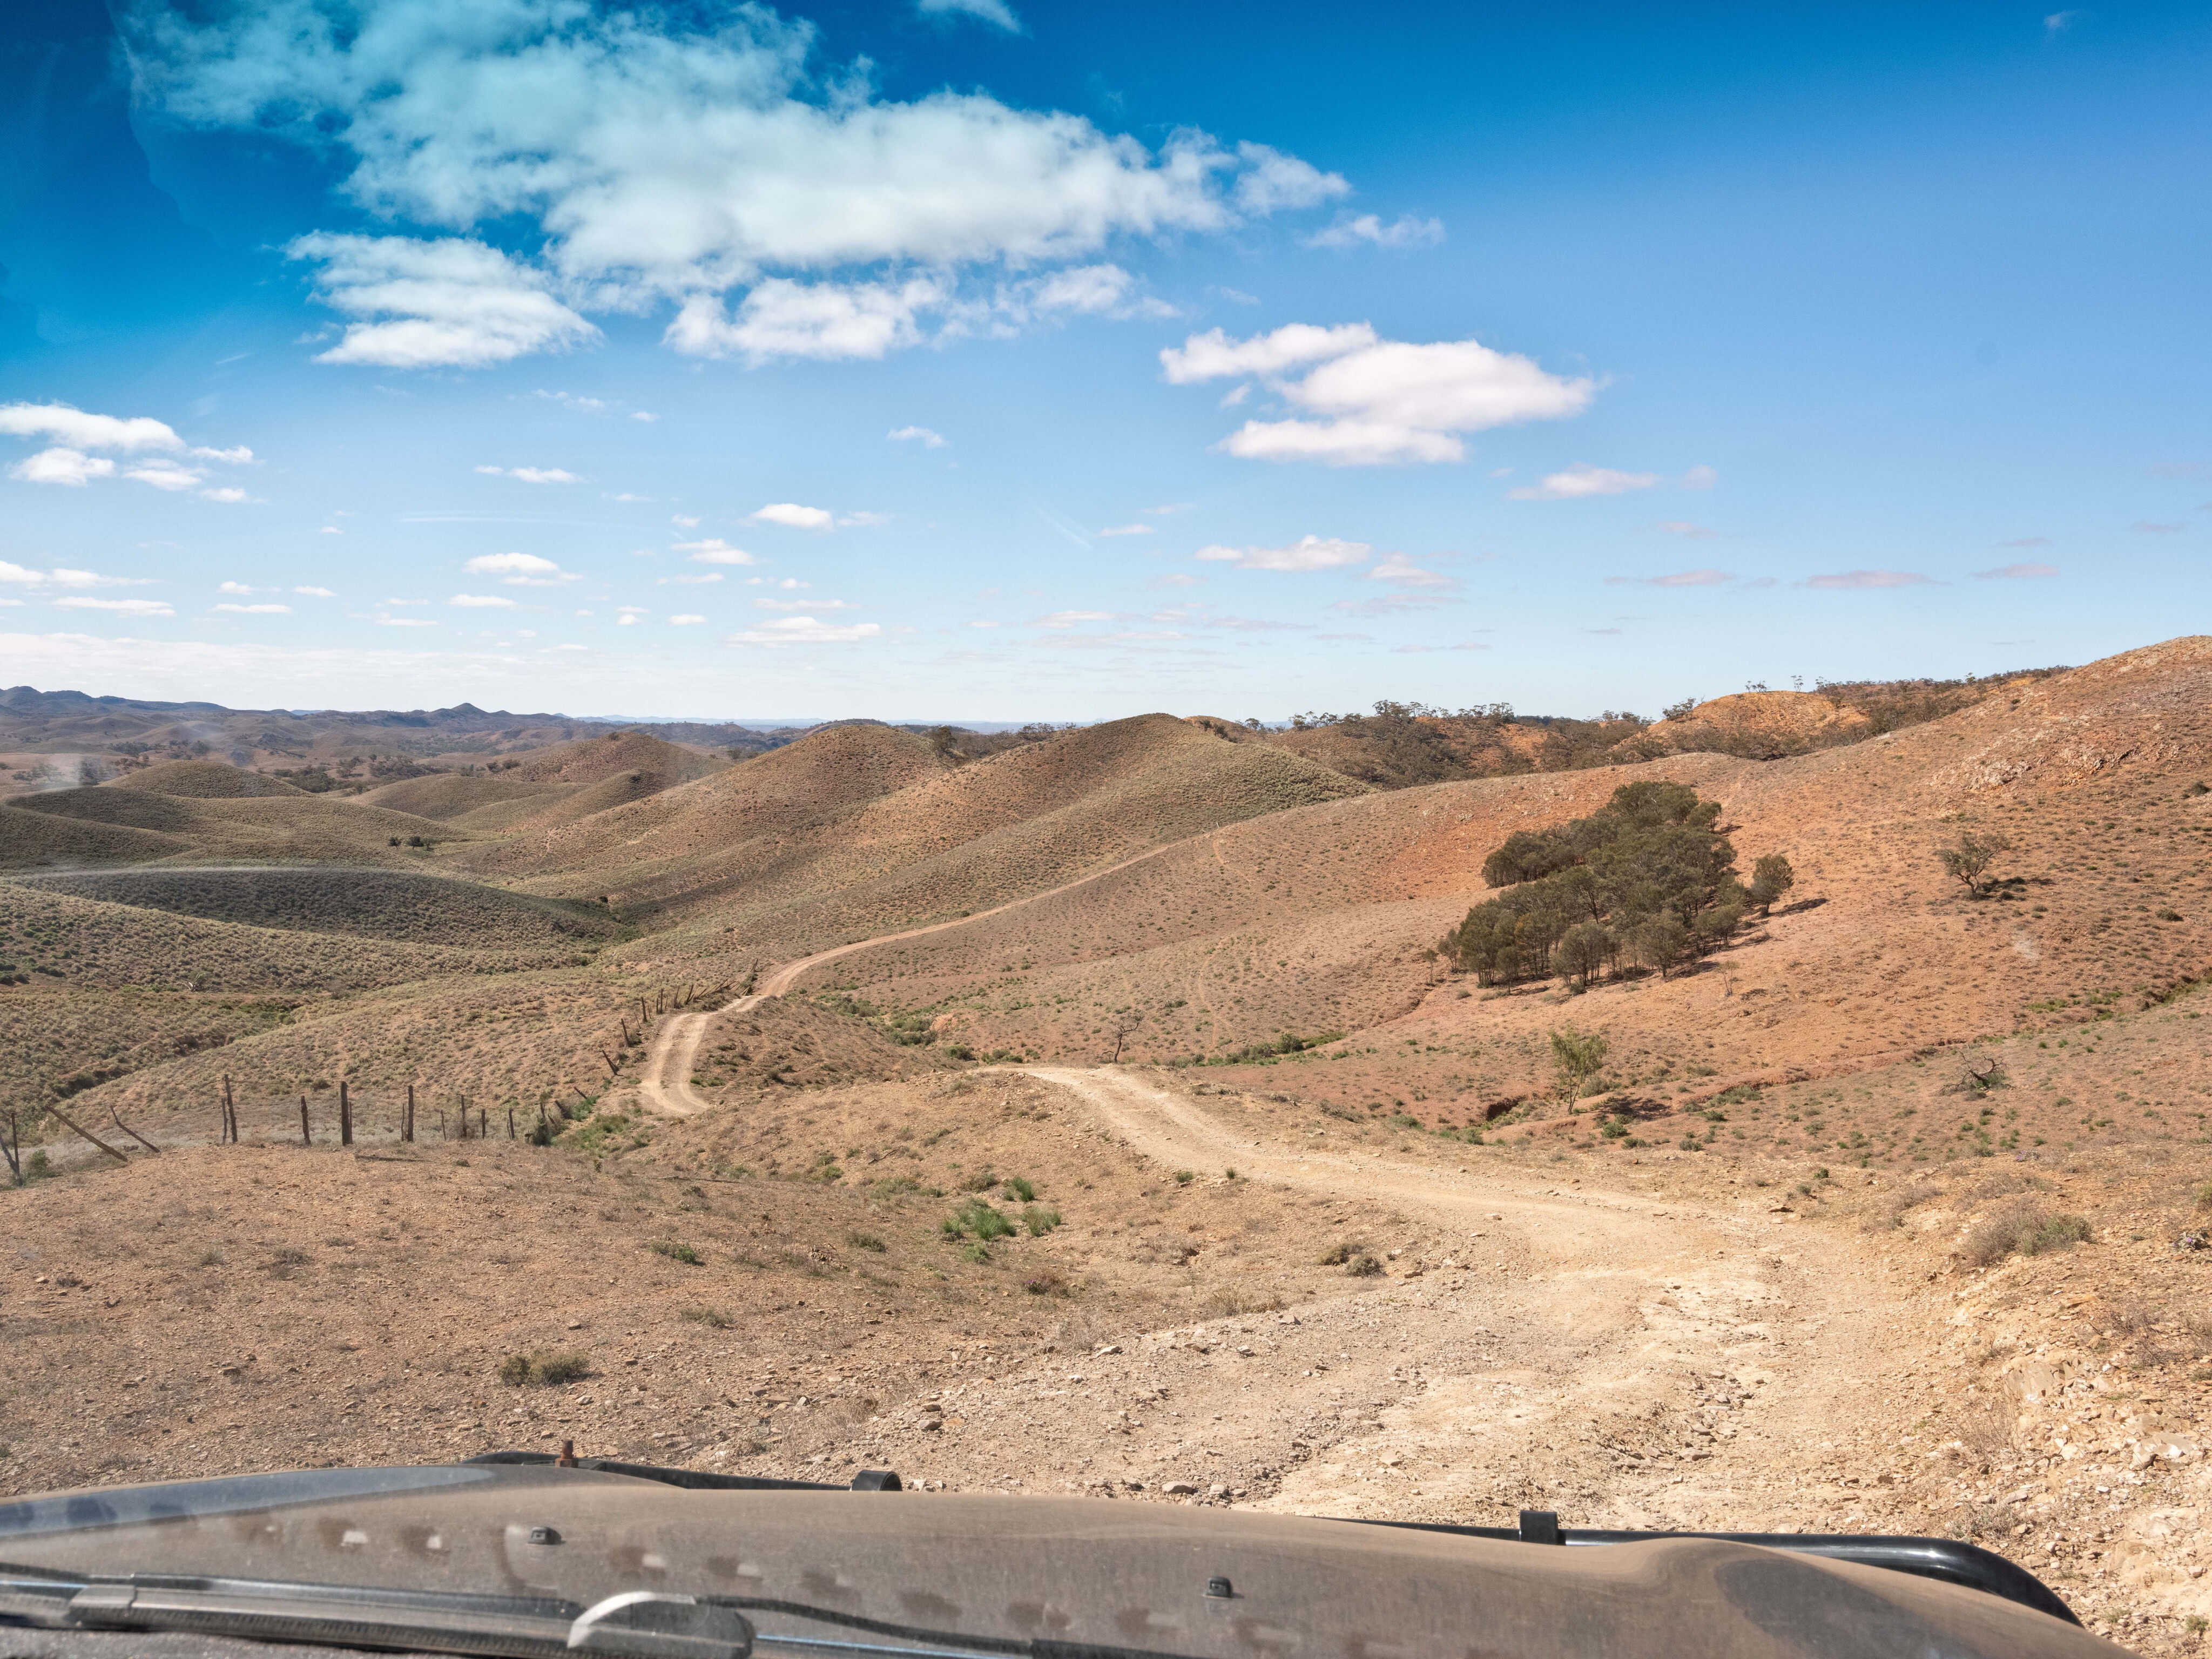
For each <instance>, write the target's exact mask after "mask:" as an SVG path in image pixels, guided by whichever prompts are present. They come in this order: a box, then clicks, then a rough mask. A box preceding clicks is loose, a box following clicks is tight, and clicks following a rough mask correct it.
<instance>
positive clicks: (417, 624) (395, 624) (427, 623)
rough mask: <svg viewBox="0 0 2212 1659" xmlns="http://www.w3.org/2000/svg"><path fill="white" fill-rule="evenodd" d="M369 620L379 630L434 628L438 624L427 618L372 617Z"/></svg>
mask: <svg viewBox="0 0 2212 1659" xmlns="http://www.w3.org/2000/svg"><path fill="white" fill-rule="evenodd" d="M370 620H371V621H372V622H374V623H375V624H376V625H377V626H378V627H379V628H435V627H436V626H437V625H438V624H437V623H435V622H433V621H431V620H430V618H428V617H386V616H377V617H371V618H370Z"/></svg>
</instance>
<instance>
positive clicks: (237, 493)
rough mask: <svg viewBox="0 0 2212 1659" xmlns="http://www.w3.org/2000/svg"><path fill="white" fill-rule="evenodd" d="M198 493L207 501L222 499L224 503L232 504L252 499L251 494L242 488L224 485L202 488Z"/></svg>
mask: <svg viewBox="0 0 2212 1659" xmlns="http://www.w3.org/2000/svg"><path fill="white" fill-rule="evenodd" d="M200 494H201V495H203V496H204V497H205V498H206V499H207V500H209V501H222V502H223V503H225V504H226V505H233V506H234V505H235V504H237V503H238V502H240V501H252V499H253V497H252V496H251V495H247V494H246V492H245V491H244V490H242V489H231V488H228V487H225V488H223V489H203V490H202V491H200Z"/></svg>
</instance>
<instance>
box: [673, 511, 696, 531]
mask: <svg viewBox="0 0 2212 1659" xmlns="http://www.w3.org/2000/svg"><path fill="white" fill-rule="evenodd" d="M668 522H669V523H671V524H680V525H682V526H684V528H685V529H686V530H696V529H697V528H698V526H699V519H698V515H697V514H696V513H694V514H693V515H691V516H690V517H689V518H686V517H685V516H684V514H683V513H670V514H669V515H668Z"/></svg>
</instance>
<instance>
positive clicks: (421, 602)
mask: <svg viewBox="0 0 2212 1659" xmlns="http://www.w3.org/2000/svg"><path fill="white" fill-rule="evenodd" d="M429 603H430V601H429V600H428V599H386V601H385V604H386V605H428V604H429Z"/></svg>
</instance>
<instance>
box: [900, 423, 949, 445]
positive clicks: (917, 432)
mask: <svg viewBox="0 0 2212 1659" xmlns="http://www.w3.org/2000/svg"><path fill="white" fill-rule="evenodd" d="M884 437H885V438H887V439H889V440H890V441H891V442H893V443H895V444H907V443H914V444H920V445H921V447H923V448H924V449H942V448H944V447H945V444H946V443H947V442H948V441H949V440H947V439H946V437H945V435H944V434H943V433H941V432H932V431H931V430H930V429H929V428H927V427H926V426H900V427H893V428H891V429H890V431H889V432H886V433H885V434H884Z"/></svg>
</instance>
